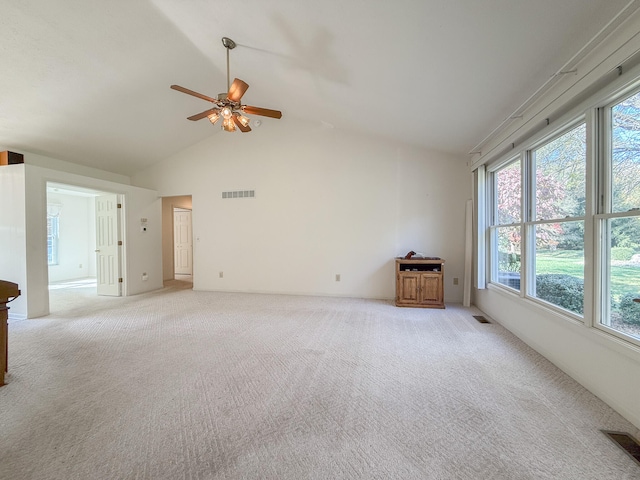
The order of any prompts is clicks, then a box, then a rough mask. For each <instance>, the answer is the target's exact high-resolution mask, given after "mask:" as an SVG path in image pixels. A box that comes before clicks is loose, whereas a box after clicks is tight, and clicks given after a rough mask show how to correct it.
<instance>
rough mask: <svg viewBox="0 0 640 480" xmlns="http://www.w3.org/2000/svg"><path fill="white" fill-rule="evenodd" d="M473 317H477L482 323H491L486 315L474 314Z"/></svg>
mask: <svg viewBox="0 0 640 480" xmlns="http://www.w3.org/2000/svg"><path fill="white" fill-rule="evenodd" d="M473 318H475V319H476V320H477V321H479V322H480V323H491V322H490V321H489V320H487V318H486V317H485V316H484V315H474V316H473Z"/></svg>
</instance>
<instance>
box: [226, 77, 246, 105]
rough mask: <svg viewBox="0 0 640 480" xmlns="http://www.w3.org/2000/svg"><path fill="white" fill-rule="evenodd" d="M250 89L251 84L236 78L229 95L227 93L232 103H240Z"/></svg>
mask: <svg viewBox="0 0 640 480" xmlns="http://www.w3.org/2000/svg"><path fill="white" fill-rule="evenodd" d="M247 88H249V84H248V83H245V82H243V81H242V80H240V79H239V78H234V79H233V83H232V84H231V86H230V87H229V93H227V98H228V99H229V100H231V101H232V102H239V101H240V99H241V98H242V96H243V95H244V92H246V91H247Z"/></svg>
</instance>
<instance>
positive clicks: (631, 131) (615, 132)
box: [598, 92, 640, 340]
mask: <svg viewBox="0 0 640 480" xmlns="http://www.w3.org/2000/svg"><path fill="white" fill-rule="evenodd" d="M603 114H604V121H603V122H602V125H603V132H602V136H603V137H604V138H605V139H607V140H608V141H607V144H608V148H607V149H606V150H607V151H606V155H605V158H604V162H603V166H602V169H601V171H602V174H601V178H602V179H603V182H602V186H601V190H602V198H603V199H604V201H603V202H602V205H601V206H600V212H601V214H600V215H598V218H599V226H600V232H601V237H602V239H603V242H602V245H601V257H602V262H601V264H602V266H601V270H602V272H603V275H602V278H601V289H602V290H601V291H602V293H603V294H602V295H601V298H602V305H601V308H600V312H601V314H600V321H599V324H598V325H599V326H602V327H605V328H609V329H612V330H613V331H615V332H617V333H623V334H625V335H629V336H631V337H633V338H636V339H639V340H640V303H636V302H634V299H637V298H640V92H636V93H635V94H633V95H631V96H628V97H626V98H624V99H623V100H620V101H617V102H615V103H614V104H613V105H610V106H609V107H607V108H606V109H603Z"/></svg>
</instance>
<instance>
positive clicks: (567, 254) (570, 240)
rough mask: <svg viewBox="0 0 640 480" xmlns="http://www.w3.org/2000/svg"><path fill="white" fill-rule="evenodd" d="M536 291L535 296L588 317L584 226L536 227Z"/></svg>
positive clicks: (550, 225) (549, 225) (533, 292)
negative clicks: (585, 297) (585, 303)
mask: <svg viewBox="0 0 640 480" xmlns="http://www.w3.org/2000/svg"><path fill="white" fill-rule="evenodd" d="M534 231H535V239H536V257H535V262H534V265H535V278H536V281H535V291H532V292H531V295H533V296H535V297H537V298H539V299H541V300H545V301H547V302H549V303H552V304H554V305H556V306H558V307H562V308H565V309H567V310H569V311H571V312H573V313H577V314H579V315H582V314H583V313H584V222H562V223H548V224H547V223H545V224H539V225H535V226H534Z"/></svg>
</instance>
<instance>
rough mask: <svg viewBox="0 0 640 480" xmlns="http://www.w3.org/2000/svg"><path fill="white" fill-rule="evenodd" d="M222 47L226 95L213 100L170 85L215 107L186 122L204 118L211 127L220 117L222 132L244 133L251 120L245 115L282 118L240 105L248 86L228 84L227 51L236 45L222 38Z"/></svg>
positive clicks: (239, 82) (275, 112)
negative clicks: (224, 58) (225, 71)
mask: <svg viewBox="0 0 640 480" xmlns="http://www.w3.org/2000/svg"><path fill="white" fill-rule="evenodd" d="M222 45H223V46H224V47H225V48H226V49H227V93H219V94H218V96H217V98H213V97H209V96H207V95H203V94H202V93H198V92H194V91H193V90H189V89H188V88H184V87H181V86H180V85H171V88H172V89H173V90H177V91H179V92H182V93H186V94H187V95H192V96H194V97H198V98H200V99H202V100H206V101H207V102H211V103H213V104H214V105H215V107H213V108H210V109H208V110H205V111H204V112H200V113H196V114H195V115H191V116H190V117H187V120H191V121H197V120H201V119H203V118H205V117H206V118H208V119H209V121H210V122H211V124H212V125H215V124H216V122H217V121H218V120H220V118H221V117H222V129H223V130H224V131H226V132H235V131H236V128H237V129H238V130H240V131H241V132H242V133H246V132H250V131H251V127H250V126H249V123H250V121H251V120H250V118H249V117H247V116H245V115H244V114H245V113H246V114H248V115H260V116H263V117H269V118H282V112H281V111H279V110H270V109H268V108H261V107H252V106H251V105H243V104H242V103H241V99H242V96H243V95H244V94H245V92H246V91H247V89H248V88H249V84H247V83H246V82H243V81H242V80H240V79H239V78H234V79H233V83H230V82H229V79H230V76H229V50H232V49H234V48H235V47H236V43H235V42H234V41H233V40H231V39H230V38H227V37H222ZM260 124H261V122H260V121H259V120H256V125H257V126H259V125H260Z"/></svg>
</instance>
